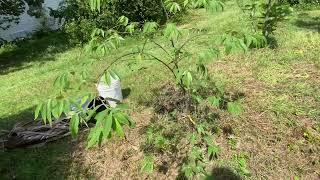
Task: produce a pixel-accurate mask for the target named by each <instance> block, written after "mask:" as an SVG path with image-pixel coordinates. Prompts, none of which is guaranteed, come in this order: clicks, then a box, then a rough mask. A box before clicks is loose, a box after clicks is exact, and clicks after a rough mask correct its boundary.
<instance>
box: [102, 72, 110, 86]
mask: <svg viewBox="0 0 320 180" xmlns="http://www.w3.org/2000/svg"><path fill="white" fill-rule="evenodd" d="M103 77H104V82H105V83H106V85H108V86H110V84H111V78H110V73H109V72H108V71H106V72H105V73H104V76H103Z"/></svg>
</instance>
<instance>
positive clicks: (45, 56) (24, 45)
mask: <svg viewBox="0 0 320 180" xmlns="http://www.w3.org/2000/svg"><path fill="white" fill-rule="evenodd" d="M70 47H71V45H70V43H68V39H67V38H66V35H65V34H63V33H61V32H52V33H49V34H46V35H44V36H42V37H37V38H32V39H28V40H23V41H19V42H16V43H14V44H12V45H11V46H10V45H7V46H4V47H2V49H0V75H1V74H7V73H10V72H14V71H16V70H20V69H23V68H27V67H28V66H25V65H24V64H25V63H28V62H34V61H38V62H45V61H54V60H55V56H54V55H55V54H56V53H60V52H64V51H66V50H67V49H69V48H70Z"/></svg>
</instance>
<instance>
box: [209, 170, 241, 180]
mask: <svg viewBox="0 0 320 180" xmlns="http://www.w3.org/2000/svg"><path fill="white" fill-rule="evenodd" d="M205 180H241V177H240V176H239V175H237V174H236V173H234V171H232V170H231V169H229V168H226V167H217V168H214V169H213V170H212V171H211V173H210V174H209V175H208V176H207V177H206V178H205Z"/></svg>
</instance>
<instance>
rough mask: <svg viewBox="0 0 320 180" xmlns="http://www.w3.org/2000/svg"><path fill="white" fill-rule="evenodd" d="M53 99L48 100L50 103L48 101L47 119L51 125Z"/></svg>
mask: <svg viewBox="0 0 320 180" xmlns="http://www.w3.org/2000/svg"><path fill="white" fill-rule="evenodd" d="M51 101H52V100H51V99H49V100H48V103H47V120H48V122H49V125H50V126H52V117H51V113H52V111H51Z"/></svg>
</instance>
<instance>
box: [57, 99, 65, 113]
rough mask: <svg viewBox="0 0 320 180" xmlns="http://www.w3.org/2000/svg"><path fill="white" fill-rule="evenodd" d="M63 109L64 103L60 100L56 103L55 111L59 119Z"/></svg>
mask: <svg viewBox="0 0 320 180" xmlns="http://www.w3.org/2000/svg"><path fill="white" fill-rule="evenodd" d="M63 107H64V101H63V100H61V101H58V104H57V109H58V116H59V117H60V116H61V115H62V113H63Z"/></svg>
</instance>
